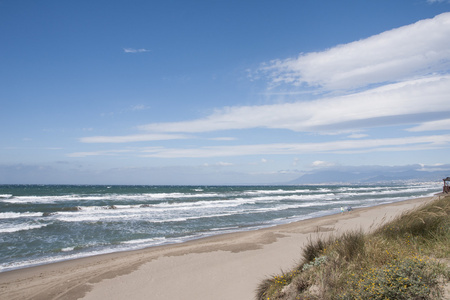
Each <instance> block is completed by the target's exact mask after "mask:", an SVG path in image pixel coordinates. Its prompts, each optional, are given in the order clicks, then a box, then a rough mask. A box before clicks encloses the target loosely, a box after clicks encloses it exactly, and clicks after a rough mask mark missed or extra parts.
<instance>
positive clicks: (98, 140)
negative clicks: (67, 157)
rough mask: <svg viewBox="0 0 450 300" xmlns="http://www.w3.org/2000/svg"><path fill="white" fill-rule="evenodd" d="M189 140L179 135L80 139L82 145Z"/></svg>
mask: <svg viewBox="0 0 450 300" xmlns="http://www.w3.org/2000/svg"><path fill="white" fill-rule="evenodd" d="M187 138H189V137H188V136H186V135H181V134H134V135H122V136H90V137H82V138H80V142H82V143H132V142H145V141H163V140H179V139H187Z"/></svg>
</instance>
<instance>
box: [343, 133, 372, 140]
mask: <svg viewBox="0 0 450 300" xmlns="http://www.w3.org/2000/svg"><path fill="white" fill-rule="evenodd" d="M367 136H368V135H367V134H364V133H353V134H351V135H349V136H348V138H350V139H361V138H365V137H367Z"/></svg>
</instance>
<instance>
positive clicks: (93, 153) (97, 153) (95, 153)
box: [66, 149, 132, 157]
mask: <svg viewBox="0 0 450 300" xmlns="http://www.w3.org/2000/svg"><path fill="white" fill-rule="evenodd" d="M131 151H132V150H125V149H124V150H103V151H90V152H89V151H86V152H73V153H69V154H67V155H66V156H68V157H87V156H116V155H119V154H123V153H129V152H131Z"/></svg>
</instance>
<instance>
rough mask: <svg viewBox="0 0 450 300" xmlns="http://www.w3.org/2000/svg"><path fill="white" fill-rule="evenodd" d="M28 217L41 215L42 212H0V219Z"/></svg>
mask: <svg viewBox="0 0 450 300" xmlns="http://www.w3.org/2000/svg"><path fill="white" fill-rule="evenodd" d="M28 217H42V213H35V212H22V213H16V212H4V213H0V219H17V218H28Z"/></svg>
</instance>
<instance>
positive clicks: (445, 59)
mask: <svg viewBox="0 0 450 300" xmlns="http://www.w3.org/2000/svg"><path fill="white" fill-rule="evenodd" d="M449 36H450V13H443V14H440V15H438V16H436V17H434V18H433V19H426V20H421V21H419V22H417V23H415V24H411V25H407V26H403V27H400V28H396V29H392V30H389V31H386V32H383V33H381V34H378V35H374V36H372V37H369V38H366V39H363V40H359V41H356V42H353V43H349V44H345V45H339V46H336V47H333V48H331V49H328V50H326V51H322V52H312V53H307V54H300V55H299V56H298V57H297V58H289V59H285V60H274V61H272V62H270V63H268V64H265V65H264V66H263V67H262V68H261V71H262V72H265V73H267V74H269V77H270V79H271V81H272V82H273V83H275V84H278V83H287V84H291V85H302V84H307V85H310V86H321V87H323V88H325V89H353V88H358V87H364V86H367V85H370V84H377V83H384V82H395V81H399V80H404V79H406V78H410V77H411V76H417V75H419V76H420V75H424V74H430V73H433V72H447V71H448V68H449V66H450V39H449V38H448V37H449Z"/></svg>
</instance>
